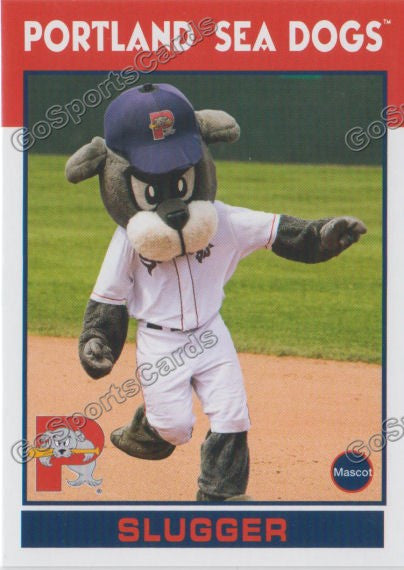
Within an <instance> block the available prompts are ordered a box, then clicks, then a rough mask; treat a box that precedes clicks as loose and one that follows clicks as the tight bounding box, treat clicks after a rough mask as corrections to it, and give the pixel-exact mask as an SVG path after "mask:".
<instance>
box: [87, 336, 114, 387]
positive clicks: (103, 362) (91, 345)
mask: <svg viewBox="0 0 404 570" xmlns="http://www.w3.org/2000/svg"><path fill="white" fill-rule="evenodd" d="M81 360H82V363H83V366H84V368H85V369H86V371H87V372H88V373H89V374H90V376H91V377H92V378H101V377H102V376H105V375H106V374H109V373H110V372H111V370H112V367H113V365H114V357H113V355H112V351H111V349H110V348H109V346H107V345H104V344H103V343H102V341H101V340H100V339H99V338H91V339H90V340H88V341H87V342H86V344H85V346H84V349H83V352H82V354H81Z"/></svg>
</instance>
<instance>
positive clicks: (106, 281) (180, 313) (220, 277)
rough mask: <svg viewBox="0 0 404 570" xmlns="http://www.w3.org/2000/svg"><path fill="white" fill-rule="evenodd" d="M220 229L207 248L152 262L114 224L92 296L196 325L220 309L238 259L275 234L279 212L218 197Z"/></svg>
mask: <svg viewBox="0 0 404 570" xmlns="http://www.w3.org/2000/svg"><path fill="white" fill-rule="evenodd" d="M214 204H215V207H216V210H217V214H218V230H217V232H216V234H215V235H214V237H213V238H212V240H211V242H210V244H209V245H208V247H206V249H204V250H200V251H198V252H196V253H192V254H187V255H184V256H181V257H177V258H175V259H173V260H171V261H165V262H155V261H151V260H147V259H145V258H143V257H142V256H140V255H139V254H138V253H136V252H135V251H134V250H133V248H132V246H131V245H130V243H129V240H128V238H127V235H126V231H125V230H124V229H123V228H121V227H118V228H117V230H116V231H115V234H114V236H113V238H112V241H111V243H110V246H109V248H108V251H107V253H106V256H105V259H104V262H103V264H102V268H101V271H100V274H99V276H98V279H97V282H96V285H95V287H94V291H93V293H92V294H91V299H93V300H94V301H98V302H101V303H110V304H116V305H121V304H126V305H127V308H128V312H129V315H130V316H131V317H134V318H136V319H137V320H138V321H145V322H150V323H153V324H156V325H160V326H163V327H167V328H175V329H179V330H182V331H189V330H193V329H197V328H199V327H201V326H202V325H204V324H205V323H206V322H207V321H209V320H210V319H211V318H212V317H213V316H214V315H215V314H217V313H218V311H219V310H220V307H221V305H222V302H223V298H224V291H223V288H224V285H225V284H226V283H227V281H228V280H229V279H230V277H231V276H232V274H233V273H234V271H235V269H236V267H237V264H238V262H239V261H240V259H242V258H243V257H245V256H246V255H248V254H250V253H252V252H253V251H255V250H257V249H261V248H267V249H270V248H271V247H272V244H273V242H274V240H275V238H276V233H277V229H278V224H279V215H275V214H269V213H265V212H257V211H254V210H249V209H247V208H238V207H235V206H229V205H227V204H223V203H222V202H219V201H216V202H215V203H214Z"/></svg>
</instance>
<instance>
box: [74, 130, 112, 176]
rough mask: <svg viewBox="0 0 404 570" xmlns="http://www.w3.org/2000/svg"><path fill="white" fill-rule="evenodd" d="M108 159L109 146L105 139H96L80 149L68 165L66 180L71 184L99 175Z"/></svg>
mask: <svg viewBox="0 0 404 570" xmlns="http://www.w3.org/2000/svg"><path fill="white" fill-rule="evenodd" d="M106 157H107V146H106V144H105V141H104V139H102V138H101V137H94V138H93V140H92V141H91V142H90V143H88V144H85V145H84V146H82V147H81V148H79V150H77V151H76V152H75V153H74V154H73V155H72V156H71V157H70V158H69V160H68V161H67V163H66V169H65V173H66V178H67V179H68V181H69V182H74V183H77V182H81V181H82V180H86V178H91V177H92V176H95V175H96V174H98V173H99V171H100V168H101V166H102V165H103V163H104V161H105V159H106Z"/></svg>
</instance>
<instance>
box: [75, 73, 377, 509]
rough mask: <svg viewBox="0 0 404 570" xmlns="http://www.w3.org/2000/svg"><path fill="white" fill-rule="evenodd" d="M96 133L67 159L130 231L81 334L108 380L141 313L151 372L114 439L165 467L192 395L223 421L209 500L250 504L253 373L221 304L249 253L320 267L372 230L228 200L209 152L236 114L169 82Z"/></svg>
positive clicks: (83, 346)
mask: <svg viewBox="0 0 404 570" xmlns="http://www.w3.org/2000/svg"><path fill="white" fill-rule="evenodd" d="M104 127H105V140H104V139H102V138H100V137H95V138H94V139H93V140H92V141H91V142H90V143H89V144H87V145H85V146H84V147H82V148H80V149H79V150H78V151H77V152H76V153H75V154H74V155H73V156H72V157H71V158H70V159H69V160H68V162H67V165H66V176H67V179H68V180H69V181H70V182H74V183H76V182H80V181H82V180H85V179H86V178H89V177H91V176H95V175H98V176H99V181H100V190H101V196H102V199H103V202H104V205H105V207H106V209H107V211H108V213H109V214H110V216H111V217H112V218H113V219H114V220H115V222H116V223H117V224H118V228H117V229H116V231H115V234H114V236H113V238H112V241H111V243H110V246H109V249H108V251H107V253H106V256H105V259H104V262H103V265H102V268H101V271H100V274H99V277H98V280H97V283H96V285H95V288H94V291H93V293H92V294H91V298H90V300H89V302H88V305H87V308H86V312H85V316H84V325H83V332H82V334H81V336H80V340H79V354H80V360H81V363H82V365H83V367H84V369H85V370H86V372H87V373H88V374H89V375H90V376H91V377H92V378H101V377H102V376H105V375H106V374H108V373H109V372H110V371H111V369H112V367H113V365H114V363H115V362H116V361H117V359H118V358H119V355H120V353H121V350H122V347H123V345H124V342H125V339H126V335H127V327H128V317H129V316H131V317H134V318H136V319H137V321H138V332H137V366H138V368H137V374H138V377H139V378H140V381H141V384H142V391H143V398H144V406H141V407H139V408H138V410H137V411H136V413H135V415H134V418H133V420H132V422H131V423H130V424H129V425H127V426H125V427H121V428H118V429H116V430H115V431H113V432H112V433H111V441H112V443H113V444H114V445H115V446H116V447H118V448H119V449H120V450H122V451H124V452H125V453H127V454H129V455H131V456H133V457H138V458H142V459H163V458H165V457H168V456H169V455H170V454H171V453H173V451H174V449H175V447H176V446H177V445H181V444H184V443H186V442H187V441H188V440H189V439H190V438H191V435H192V429H193V424H194V416H193V411H192V389H194V390H195V392H196V394H197V396H198V398H199V399H200V401H201V403H202V406H203V410H204V412H205V413H206V414H207V416H208V417H209V420H210V430H209V432H208V433H207V436H206V439H205V441H204V442H203V443H202V447H201V472H200V476H199V478H198V487H199V489H198V492H197V500H199V501H225V500H233V501H237V500H240V501H241V500H249V497H248V495H246V489H247V482H248V473H249V451H248V446H247V432H248V429H249V427H250V419H249V414H248V408H247V400H246V394H245V390H244V385H243V377H242V373H241V369H240V365H239V362H238V358H237V354H236V351H235V348H234V345H233V342H232V340H231V337H230V334H229V331H228V329H227V328H226V325H225V324H224V322H223V320H222V318H221V316H220V314H219V310H220V307H221V304H222V300H223V297H224V293H223V287H224V285H225V284H226V282H227V281H228V280H229V279H230V277H231V276H232V274H233V272H234V271H235V269H236V266H237V264H238V262H239V261H240V259H242V258H243V257H245V256H246V255H249V254H250V253H252V252H253V251H255V250H257V249H260V248H266V249H269V250H271V249H272V251H273V252H274V253H275V254H277V255H279V256H281V257H284V258H286V259H290V260H294V261H300V262H304V263H319V262H322V261H327V260H328V259H330V258H332V257H334V256H336V255H339V254H340V253H341V252H342V251H343V250H345V249H346V248H348V247H349V246H350V245H351V244H352V243H354V242H356V241H358V239H359V237H360V235H361V234H363V233H365V232H366V228H365V226H364V224H363V223H362V222H361V221H360V220H358V219H356V218H352V217H338V218H327V219H321V220H314V221H306V220H302V219H298V218H294V217H291V216H287V215H275V214H270V213H265V212H257V211H253V210H248V209H245V208H238V207H233V206H228V205H227V204H224V203H222V202H220V201H217V200H215V197H216V176H215V165H214V162H213V160H212V157H211V154H210V152H209V149H208V145H210V144H212V143H216V142H233V141H236V140H237V139H238V138H239V135H240V129H239V126H238V124H237V123H236V121H235V120H234V119H233V118H232V117H231V116H229V115H228V114H227V113H225V112H223V111H212V110H204V111H194V109H193V107H192V105H191V103H190V102H189V101H188V100H187V98H186V97H185V96H184V95H183V94H182V93H181V92H180V91H178V89H176V88H175V87H173V86H171V85H168V84H146V85H143V86H141V87H136V88H133V89H129V90H128V91H126V92H124V93H122V94H121V95H120V96H118V97H117V98H116V99H115V100H114V101H113V102H112V103H111V104H110V105H109V107H108V108H107V111H106V113H105V124H104Z"/></svg>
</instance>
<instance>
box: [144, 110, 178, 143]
mask: <svg viewBox="0 0 404 570" xmlns="http://www.w3.org/2000/svg"><path fill="white" fill-rule="evenodd" d="M149 117H150V125H149V126H150V128H151V130H152V131H153V139H154V140H155V141H160V140H162V139H164V138H165V137H168V136H169V135H173V134H174V133H175V129H174V115H173V113H172V112H171V111H168V110H166V111H157V112H156V113H149Z"/></svg>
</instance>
